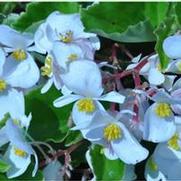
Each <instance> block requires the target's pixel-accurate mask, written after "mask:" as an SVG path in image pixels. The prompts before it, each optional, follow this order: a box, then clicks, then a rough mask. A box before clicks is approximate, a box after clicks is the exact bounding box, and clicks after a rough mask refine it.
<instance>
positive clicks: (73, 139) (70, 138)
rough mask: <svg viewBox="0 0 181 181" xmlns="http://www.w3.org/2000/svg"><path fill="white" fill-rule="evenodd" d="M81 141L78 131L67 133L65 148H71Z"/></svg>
mask: <svg viewBox="0 0 181 181" xmlns="http://www.w3.org/2000/svg"><path fill="white" fill-rule="evenodd" d="M82 139H83V137H82V134H81V132H80V131H71V130H70V131H69V132H68V133H67V136H66V138H65V146H71V145H73V144H75V143H77V142H79V141H81V140H82Z"/></svg>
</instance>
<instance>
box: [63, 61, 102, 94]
mask: <svg viewBox="0 0 181 181" xmlns="http://www.w3.org/2000/svg"><path fill="white" fill-rule="evenodd" d="M75 75H76V76H75ZM62 80H63V82H64V84H65V86H67V88H68V89H69V90H71V91H73V92H74V93H76V94H78V95H82V96H85V97H99V96H100V95H101V94H102V92H103V88H102V78H101V74H100V70H99V68H98V66H97V64H96V63H94V62H92V61H88V60H84V61H79V60H78V61H74V62H72V63H71V64H70V65H69V71H68V72H67V73H66V74H62Z"/></svg>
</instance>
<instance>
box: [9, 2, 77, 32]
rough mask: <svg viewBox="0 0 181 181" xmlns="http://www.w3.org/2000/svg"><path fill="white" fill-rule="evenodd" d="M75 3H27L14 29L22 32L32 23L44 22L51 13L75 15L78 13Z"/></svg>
mask: <svg viewBox="0 0 181 181" xmlns="http://www.w3.org/2000/svg"><path fill="white" fill-rule="evenodd" d="M79 8H80V6H79V4H78V3H76V2H33V3H29V4H28V5H27V7H26V11H25V12H23V13H21V14H20V17H19V18H18V20H17V21H16V22H15V23H14V24H13V26H14V28H16V29H17V30H20V31H24V30H25V29H27V28H28V27H29V26H31V25H32V24H33V23H35V22H38V21H40V20H44V19H45V18H46V17H47V16H48V15H49V14H50V13H51V12H53V11H60V12H62V13H76V12H78V11H79Z"/></svg>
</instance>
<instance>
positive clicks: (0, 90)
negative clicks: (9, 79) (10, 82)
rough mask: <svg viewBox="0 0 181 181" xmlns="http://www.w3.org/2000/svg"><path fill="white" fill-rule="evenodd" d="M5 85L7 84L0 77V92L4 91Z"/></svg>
mask: <svg viewBox="0 0 181 181" xmlns="http://www.w3.org/2000/svg"><path fill="white" fill-rule="evenodd" d="M6 87H7V84H6V82H5V81H4V80H2V79H0V92H2V91H4V90H5V89H6Z"/></svg>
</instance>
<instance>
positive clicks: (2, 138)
mask: <svg viewBox="0 0 181 181" xmlns="http://www.w3.org/2000/svg"><path fill="white" fill-rule="evenodd" d="M8 142H9V139H8V136H7V132H6V128H5V127H3V128H1V129H0V147H1V146H3V145H5V144H6V143H8Z"/></svg>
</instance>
